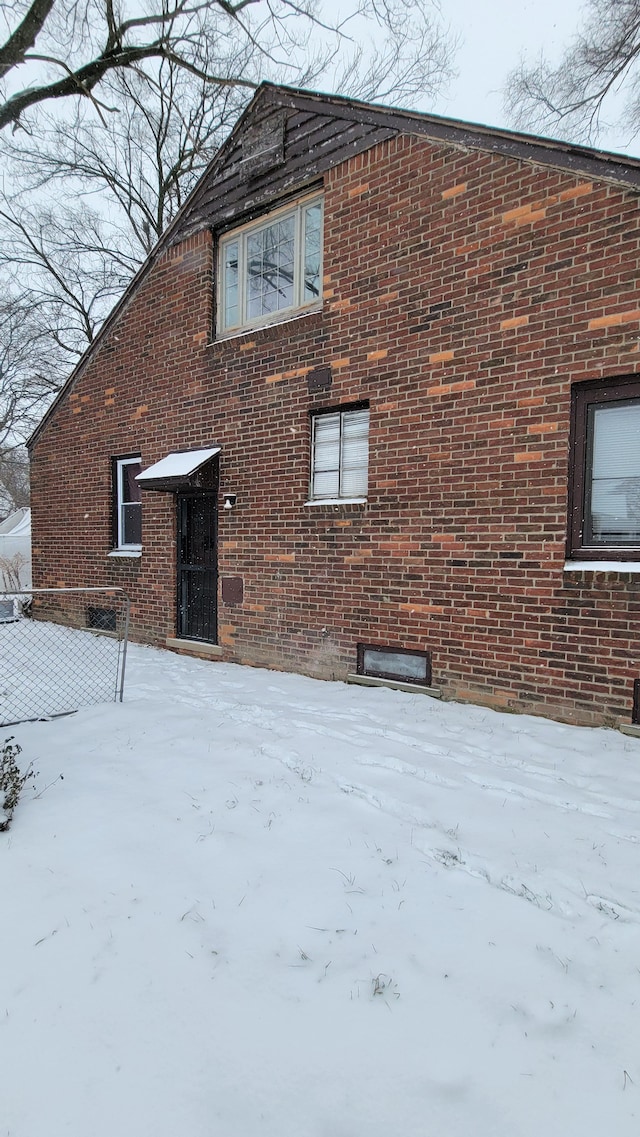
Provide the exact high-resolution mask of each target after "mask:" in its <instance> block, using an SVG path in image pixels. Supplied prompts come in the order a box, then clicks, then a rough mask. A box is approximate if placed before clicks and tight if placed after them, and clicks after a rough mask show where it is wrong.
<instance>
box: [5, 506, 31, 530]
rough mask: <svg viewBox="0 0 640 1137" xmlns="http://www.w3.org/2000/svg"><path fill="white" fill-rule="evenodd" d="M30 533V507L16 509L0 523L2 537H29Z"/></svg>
mask: <svg viewBox="0 0 640 1137" xmlns="http://www.w3.org/2000/svg"><path fill="white" fill-rule="evenodd" d="M30 533H31V510H30V509H16V510H15V511H14V512H13V513H10V514H9V516H8V517H7V518H5V520H4V521H3V522H2V524H0V537H9V536H11V537H28V536H29V534H30Z"/></svg>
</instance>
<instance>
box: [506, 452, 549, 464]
mask: <svg viewBox="0 0 640 1137" xmlns="http://www.w3.org/2000/svg"><path fill="white" fill-rule="evenodd" d="M543 458H544V454H543V452H542V450H521V451H520V452H519V453H518V454H514V456H513V460H514V462H541V461H542V459H543Z"/></svg>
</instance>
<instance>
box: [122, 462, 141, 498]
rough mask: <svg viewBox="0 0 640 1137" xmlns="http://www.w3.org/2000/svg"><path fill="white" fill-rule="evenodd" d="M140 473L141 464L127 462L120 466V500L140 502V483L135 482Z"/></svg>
mask: <svg viewBox="0 0 640 1137" xmlns="http://www.w3.org/2000/svg"><path fill="white" fill-rule="evenodd" d="M141 473H142V463H141V462H127V463H126V464H123V466H122V500H123V501H138V502H139V501H142V490H141V488H140V483H139V482H137V481H136V477H137V476H138V474H141Z"/></svg>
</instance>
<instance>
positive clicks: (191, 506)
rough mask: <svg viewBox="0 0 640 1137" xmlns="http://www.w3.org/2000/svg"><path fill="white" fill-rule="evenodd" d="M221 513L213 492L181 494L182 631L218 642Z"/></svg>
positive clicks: (179, 614)
mask: <svg viewBox="0 0 640 1137" xmlns="http://www.w3.org/2000/svg"><path fill="white" fill-rule="evenodd" d="M217 597H218V558H217V513H216V495H215V494H212V493H198V494H179V495H178V635H179V636H182V637H184V638H186V639H191V640H205V641H207V642H208V643H217V639H218V628H217V614H218V613H217Z"/></svg>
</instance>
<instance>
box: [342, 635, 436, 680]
mask: <svg viewBox="0 0 640 1137" xmlns="http://www.w3.org/2000/svg"><path fill="white" fill-rule="evenodd" d="M357 672H358V675H369V676H371V678H373V679H395V680H397V681H399V682H401V683H415V684H416V685H417V686H419V687H430V686H431V653H430V652H428V651H420V650H417V649H415V648H402V647H387V646H383V645H382V644H358V664H357Z"/></svg>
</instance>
